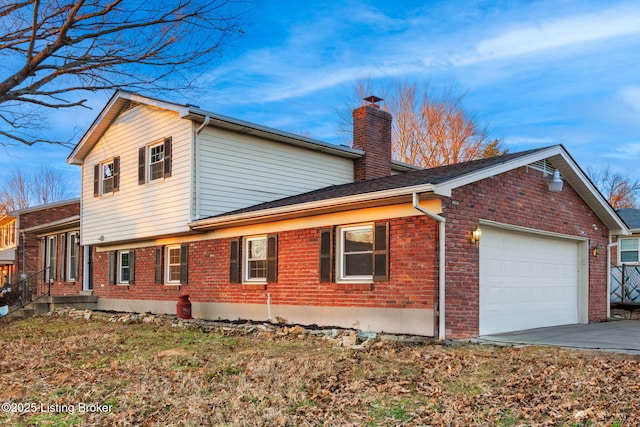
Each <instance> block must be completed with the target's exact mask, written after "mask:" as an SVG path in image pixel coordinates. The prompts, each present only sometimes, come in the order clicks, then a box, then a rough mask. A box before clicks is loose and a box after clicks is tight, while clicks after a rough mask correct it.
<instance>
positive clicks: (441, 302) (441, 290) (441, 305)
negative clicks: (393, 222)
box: [413, 193, 446, 341]
mask: <svg viewBox="0 0 640 427" xmlns="http://www.w3.org/2000/svg"><path fill="white" fill-rule="evenodd" d="M413 207H414V208H415V209H416V210H418V211H420V212H422V213H423V214H425V215H426V216H428V217H429V218H431V219H434V220H436V221H438V224H439V226H440V229H439V233H438V236H439V238H438V240H439V252H440V265H439V267H438V309H439V311H440V315H439V316H438V317H439V319H438V340H440V341H442V340H444V339H445V338H446V332H445V331H446V330H445V274H444V273H445V238H444V237H445V221H446V220H445V218H443V217H441V216H440V215H436V214H434V213H433V212H431V211H428V210H427V209H425V208H423V207H422V206H420V200H419V199H418V193H413Z"/></svg>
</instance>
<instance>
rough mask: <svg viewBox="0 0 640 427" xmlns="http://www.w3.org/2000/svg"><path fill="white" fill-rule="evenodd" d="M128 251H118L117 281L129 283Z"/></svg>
mask: <svg viewBox="0 0 640 427" xmlns="http://www.w3.org/2000/svg"><path fill="white" fill-rule="evenodd" d="M129 260H130V258H129V251H120V252H118V283H129V278H130V271H131V270H130V266H129Z"/></svg>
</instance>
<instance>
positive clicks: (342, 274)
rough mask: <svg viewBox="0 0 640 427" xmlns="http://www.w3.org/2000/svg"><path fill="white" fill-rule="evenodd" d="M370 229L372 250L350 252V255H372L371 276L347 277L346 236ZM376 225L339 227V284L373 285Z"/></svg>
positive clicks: (337, 272)
mask: <svg viewBox="0 0 640 427" xmlns="http://www.w3.org/2000/svg"><path fill="white" fill-rule="evenodd" d="M365 229H368V230H369V231H370V233H371V250H370V251H360V252H350V253H349V254H350V255H356V254H365V253H368V254H371V274H366V275H347V273H346V271H345V270H346V268H345V267H346V262H345V257H346V255H347V254H345V235H346V233H347V232H349V231H358V230H365ZM374 233H375V229H374V225H373V224H358V225H349V226H344V227H338V239H337V240H338V242H337V245H336V246H337V248H336V255H337V256H336V282H338V283H373V250H374V243H375V242H374V240H375V238H374Z"/></svg>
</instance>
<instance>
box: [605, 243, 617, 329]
mask: <svg viewBox="0 0 640 427" xmlns="http://www.w3.org/2000/svg"><path fill="white" fill-rule="evenodd" d="M614 247H618V242H611V234H609V244H608V245H607V319H609V318H610V317H611V248H614Z"/></svg>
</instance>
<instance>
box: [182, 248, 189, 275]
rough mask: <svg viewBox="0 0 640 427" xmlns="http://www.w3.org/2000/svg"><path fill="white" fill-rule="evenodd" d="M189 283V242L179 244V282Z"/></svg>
mask: <svg viewBox="0 0 640 427" xmlns="http://www.w3.org/2000/svg"><path fill="white" fill-rule="evenodd" d="M187 283H189V244H188V243H183V244H182V245H180V284H181V285H186V284H187Z"/></svg>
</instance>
